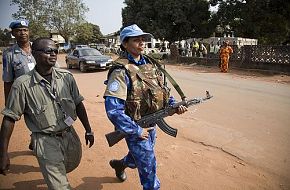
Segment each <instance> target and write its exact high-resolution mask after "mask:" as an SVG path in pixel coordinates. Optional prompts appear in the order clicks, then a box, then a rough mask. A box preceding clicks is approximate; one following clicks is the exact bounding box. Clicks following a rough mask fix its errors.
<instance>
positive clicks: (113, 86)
mask: <svg viewBox="0 0 290 190" xmlns="http://www.w3.org/2000/svg"><path fill="white" fill-rule="evenodd" d="M119 88H120V83H119V82H118V81H116V80H114V81H113V82H112V83H111V84H110V86H109V91H112V92H116V91H117V90H119Z"/></svg>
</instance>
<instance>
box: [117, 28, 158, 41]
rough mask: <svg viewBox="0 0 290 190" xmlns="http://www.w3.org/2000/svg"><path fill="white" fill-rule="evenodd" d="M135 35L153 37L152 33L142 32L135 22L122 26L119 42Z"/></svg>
mask: <svg viewBox="0 0 290 190" xmlns="http://www.w3.org/2000/svg"><path fill="white" fill-rule="evenodd" d="M136 36H144V37H145V38H151V37H153V36H152V34H150V33H146V32H143V31H142V30H141V28H139V26H137V25H136V24H133V25H130V26H127V27H125V28H123V30H122V31H121V33H120V40H121V44H123V42H124V39H125V38H127V37H136Z"/></svg>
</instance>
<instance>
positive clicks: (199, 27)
mask: <svg viewBox="0 0 290 190" xmlns="http://www.w3.org/2000/svg"><path fill="white" fill-rule="evenodd" d="M124 3H125V4H126V7H125V8H123V10H122V17H123V25H124V26H126V25H129V24H133V23H136V24H137V25H139V26H140V27H141V28H142V29H143V30H145V31H150V33H152V34H153V35H154V37H155V38H159V39H165V40H168V41H170V42H174V41H176V40H180V39H186V38H190V37H208V36H209V35H210V34H211V33H212V32H213V30H214V27H211V26H209V25H208V20H209V19H210V11H209V2H208V1H205V0H179V1H175V0H147V1H142V0H125V2H124Z"/></svg>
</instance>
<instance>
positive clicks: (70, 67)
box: [65, 60, 72, 69]
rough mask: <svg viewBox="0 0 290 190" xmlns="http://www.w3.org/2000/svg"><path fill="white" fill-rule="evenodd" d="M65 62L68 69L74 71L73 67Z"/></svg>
mask: <svg viewBox="0 0 290 190" xmlns="http://www.w3.org/2000/svg"><path fill="white" fill-rule="evenodd" d="M65 62H66V67H67V68H68V69H72V66H71V65H70V64H69V63H68V61H67V60H66V61H65Z"/></svg>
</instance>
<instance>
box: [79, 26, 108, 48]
mask: <svg viewBox="0 0 290 190" xmlns="http://www.w3.org/2000/svg"><path fill="white" fill-rule="evenodd" d="M102 36H103V35H102V33H101V31H100V27H99V26H98V25H94V24H91V23H82V24H80V25H78V26H77V28H76V34H75V40H74V42H75V43H79V44H89V43H97V42H98V41H99V39H100V38H101V37H102Z"/></svg>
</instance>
